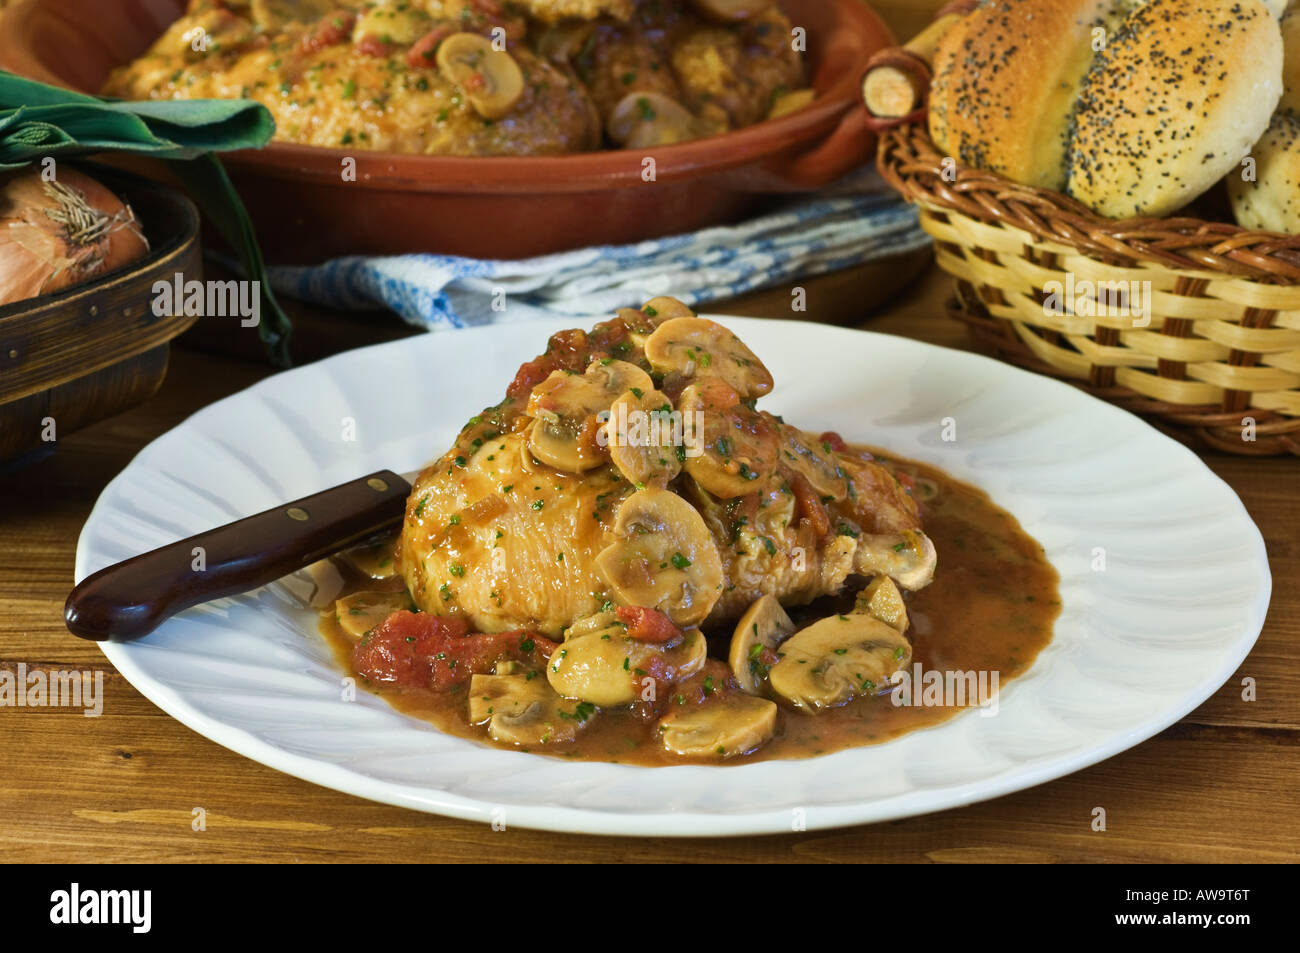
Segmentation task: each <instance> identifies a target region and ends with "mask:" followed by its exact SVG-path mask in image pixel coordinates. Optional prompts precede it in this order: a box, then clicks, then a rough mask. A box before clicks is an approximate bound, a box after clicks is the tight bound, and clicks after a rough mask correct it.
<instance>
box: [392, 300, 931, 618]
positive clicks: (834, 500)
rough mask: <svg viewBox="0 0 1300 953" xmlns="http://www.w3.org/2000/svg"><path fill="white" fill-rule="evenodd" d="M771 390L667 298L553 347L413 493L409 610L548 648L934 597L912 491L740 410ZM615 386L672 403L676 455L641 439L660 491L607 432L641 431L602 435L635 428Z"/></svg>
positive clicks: (833, 446) (728, 336)
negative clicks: (831, 604)
mask: <svg viewBox="0 0 1300 953" xmlns="http://www.w3.org/2000/svg"><path fill="white" fill-rule="evenodd" d="M638 385H641V386H638ZM647 385H653V388H654V389H653V390H649V389H648V387H647ZM771 386H772V379H771V375H770V374H769V373H768V371H767V369H766V368H764V367H763V366H762V363H761V361H759V360H758V358H757V357H756V356H754V355H753V353H752V352H751V351H749V349H748V348H746V347H745V346H744V344H743V343H742V342H740V341H739V339H737V338H736V337H735V335H733V334H732V333H731V332H729V331H727V330H726V329H725V328H724V327H722V326H720V325H717V324H715V323H713V322H710V321H707V320H704V319H700V318H696V317H694V316H692V315H690V314H689V311H688V309H686V308H685V307H684V306H683V305H681V304H680V303H679V302H675V301H671V299H668V303H665V301H660V300H658V299H657V300H656V303H655V304H653V305H647V306H646V308H645V309H644V310H641V311H634V310H631V309H627V310H624V311H622V312H620V313H619V316H618V317H617V318H616V319H614V320H613V321H608V322H605V323H603V324H601V325H598V326H597V327H596V329H594V330H593V331H592V332H591V333H590V334H586V333H584V332H582V331H568V332H562V333H560V334H557V335H555V336H554V337H553V338H552V339H551V342H550V345H549V347H548V348H547V351H546V353H545V354H543V355H541V356H540V357H538V358H537V359H536V360H534V361H530V362H528V363H527V364H525V365H524V366H523V367H521V368H520V369H519V372H518V374H517V375H516V377H515V380H514V381H513V382H512V384H511V385H510V388H509V390H508V391H507V396H506V398H505V400H503V401H502V402H501V403H500V404H498V405H496V406H495V407H491V408H488V409H487V410H485V411H484V412H483V413H482V414H480V415H479V416H477V417H475V418H473V419H472V420H471V421H470V423H469V424H468V425H467V426H466V428H465V429H464V430H463V431H462V432H461V434H460V436H459V437H458V439H457V441H456V445H455V446H454V447H453V448H452V449H451V450H449V451H448V452H447V453H446V454H445V455H444V456H443V457H442V458H441V459H439V460H438V461H437V462H436V463H434V464H433V465H432V466H430V467H429V468H428V469H427V470H425V471H424V472H423V473H422V474H421V475H420V477H419V479H418V480H417V481H416V483H415V485H414V487H413V489H412V492H411V496H410V499H409V501H408V505H407V512H406V521H405V524H404V526H403V530H402V535H401V540H400V543H399V547H398V562H399V568H400V571H401V573H402V575H403V576H404V578H405V580H406V582H407V586H408V588H409V590H410V592H411V596H412V598H413V599H414V601H415V604H416V605H417V606H419V607H420V608H421V609H422V610H424V611H425V612H430V613H434V614H436V615H457V614H463V615H464V616H466V617H467V621H468V623H469V625H470V626H471V628H472V629H474V630H476V631H481V632H500V631H506V630H512V629H521V628H522V629H529V630H532V631H538V632H541V633H542V634H544V635H547V636H550V637H552V638H555V637H559V636H561V635H563V634H564V631H565V629H566V628H567V627H569V626H571V625H572V624H573V623H575V622H577V621H578V620H581V619H585V618H587V617H590V616H593V615H595V614H597V613H600V612H602V611H603V612H608V611H609V610H610V609H612V608H615V607H619V606H627V607H643V608H649V609H656V610H658V611H660V612H663V613H664V614H665V615H666V616H667V617H668V618H669V619H671V621H672V622H673V623H674V624H675V625H677V626H680V627H682V628H686V627H689V626H696V625H704V626H711V625H716V624H721V623H725V622H727V621H732V620H735V619H736V618H738V617H739V616H740V615H742V614H743V613H744V612H745V610H746V609H748V608H749V607H750V605H752V604H753V603H754V602H755V600H757V599H759V598H760V597H761V596H763V595H772V596H775V597H776V598H777V599H779V600H780V601H781V602H782V603H784V604H787V605H797V604H804V603H807V602H811V601H812V600H813V599H816V598H818V597H819V596H823V595H829V594H835V593H838V592H840V591H841V590H842V589H843V587H844V585H845V582H846V580H847V579H848V577H849V576H850V575H852V574H867V575H880V574H884V575H889V576H891V577H893V578H894V579H895V581H896V582H897V583H898V585H899V586H900V587H903V588H912V589H915V588H920V587H921V586H923V585H925V584H927V583H928V582H929V579H930V577H931V575H932V574H933V569H934V561H935V560H934V548H933V545H932V544H930V543H929V541H928V539H927V538H926V537H925V536H924V534H923V533H922V532H921V531H920V530H921V521H920V514H919V510H918V506H917V503H916V501H915V500H914V499H913V498H912V497H911V495H910V493H909V492H908V490H907V488H906V487H905V486H904V485H903V484H902V483H900V482H899V481H898V480H897V479H896V478H895V477H894V475H893V473H892V472H891V471H890V470H889V469H888V468H887V467H886V466H884V465H883V464H881V463H880V462H878V461H875V460H873V459H872V458H871V457H870V455H869V454H865V453H861V452H857V451H854V450H852V449H851V448H849V447H848V446H847V445H845V444H844V443H843V442H842V441H841V440H840V439H839V438H838V437H836V436H835V435H833V434H827V435H823V436H822V437H815V436H813V435H811V434H807V433H805V432H803V431H801V430H798V429H797V428H795V427H793V426H791V425H789V424H786V423H785V422H784V421H782V420H780V419H779V418H777V417H774V416H772V415H771V414H768V413H766V412H764V411H759V410H758V409H757V408H756V401H757V399H758V398H757V397H747V398H745V399H742V398H741V396H740V395H741V394H751V395H761V394H766V393H767V391H768V390H769V389H770V388H771ZM622 388H628V391H627V394H633V395H634V394H635V392H637V391H641V396H642V397H644V396H645V395H646V394H647V393H653V394H657V395H660V396H657V397H655V398H654V399H653V401H651V403H657V402H658V401H659V400H660V397H662V399H663V401H664V405H663V406H662V407H659V408H655V409H654V410H652V411H650V412H647V414H646V416H647V419H648V420H650V421H652V422H655V424H656V425H660V424H662V425H664V426H668V425H675V426H677V427H678V428H679V430H678V431H677V432H676V433H677V436H676V437H675V438H674V441H675V442H672V443H669V442H667V441H666V440H665V438H664V434H663V433H662V432H659V433H656V434H654V435H651V436H649V437H647V438H645V439H646V443H647V445H648V447H649V448H650V450H649V451H648V452H651V453H652V454H655V453H658V452H659V451H660V450H663V451H664V452H665V453H670V452H673V451H672V449H670V448H675V450H676V453H677V456H678V460H677V461H676V462H678V463H680V464H682V466H681V467H668V468H666V469H663V470H661V471H658V473H659V479H658V481H657V482H655V483H654V484H642V483H638V482H633V480H632V479H629V477H628V476H627V475H625V473H624V472H623V470H621V469H620V467H619V466H618V465H617V463H616V462H615V460H612V459H611V457H610V451H611V447H610V444H609V441H610V439H611V434H612V435H614V436H615V437H617V436H619V435H624V436H625V435H627V434H632V433H635V432H637V421H636V420H632V421H630V422H629V421H628V420H622V421H616V423H617V424H618V426H617V427H615V426H614V424H613V423H611V424H610V426H608V427H606V426H605V425H604V424H605V420H606V415H607V414H608V412H609V411H608V409H605V410H602V407H604V408H609V407H614V406H616V405H618V406H621V407H622V408H623V410H624V412H626V413H634V412H637V411H636V405H632V404H630V403H629V402H628V401H625V400H622V399H621V398H620V396H619V394H620V390H621V389H622ZM643 388H646V389H643ZM627 394H624V395H623V396H624V397H626V396H627ZM640 406H642V407H644V406H646V402H645V401H643V402H642V404H641V405H640ZM629 407H632V410H628V408H629ZM673 415H676V416H673ZM542 425H545V426H546V427H547V428H549V429H548V430H547V431H546V437H545V443H544V444H542V443H535V441H536V440H537V437H538V434H539V429H538V428H539V427H540V426H542ZM535 445H536V446H538V447H542V446H545V448H546V452H545V453H544V454H543V455H545V456H547V457H548V459H549V460H553V461H558V462H559V463H560V464H561V465H562V466H563V467H565V468H561V466H552V465H550V464H548V463H543V462H542V461H541V460H540V459H538V456H537V455H536V454H535V453H534V450H533V448H534V446H535ZM579 451H580V452H579ZM616 458H617V455H616ZM635 475H636V471H634V472H633V476H634V477H635Z"/></svg>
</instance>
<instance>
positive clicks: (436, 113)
mask: <svg viewBox="0 0 1300 953" xmlns="http://www.w3.org/2000/svg"><path fill="white" fill-rule="evenodd" d="M322 8H323V5H322V4H319V3H316V2H315V0H312V2H307V0H298V2H294V0H252V2H251V3H235V2H233V0H232V2H230V3H226V2H225V0H222V2H221V3H217V2H216V0H196V2H195V3H194V4H193V5H192V8H191V12H190V13H189V14H187V16H185V17H184V18H182V19H181V20H179V21H177V22H176V23H175V24H173V25H172V26H171V27H170V28H169V29H168V30H167V32H166V33H165V34H164V35H163V37H162V38H160V39H159V40H158V41H157V42H156V43H155V44H154V46H153V47H152V48H151V49H150V50H149V52H148V53H146V54H145V55H144V56H142V57H141V58H139V59H138V60H136V61H135V62H133V63H131V64H128V65H127V66H124V67H121V68H119V69H118V70H116V71H114V73H113V74H112V75H111V76H110V77H109V79H108V82H107V84H106V85H105V88H104V92H105V93H107V94H108V95H113V96H119V97H123V98H130V99H203V98H212V99H241V98H242V99H251V100H255V101H258V102H260V103H262V104H263V105H265V106H266V107H267V109H268V110H270V112H271V115H272V116H273V117H274V119H275V123H276V130H275V138H276V139H277V140H281V141H288V142H296V143H301V144H304V145H312V146H319V147H326V148H341V147H347V148H352V149H358V150H375V151H381V152H401V153H410V154H420V155H558V154H566V153H572V152H584V151H588V150H591V149H595V148H597V147H598V146H599V145H600V141H601V125H600V118H599V116H598V115H597V113H596V109H595V105H594V104H593V103H592V101H591V99H590V97H589V96H588V94H587V92H586V90H585V89H583V88H582V87H581V86H580V85H579V84H577V83H575V82H573V79H572V77H571V76H570V75H569V74H568V72H567V71H566V70H565V69H563V68H561V67H558V66H556V65H555V64H553V63H551V62H549V61H548V60H546V59H543V58H541V57H539V56H537V55H536V54H534V53H533V52H531V51H530V50H529V49H528V48H527V47H526V46H525V45H524V44H523V42H522V39H523V35H524V30H525V23H524V20H523V18H522V17H520V16H516V15H514V14H510V15H507V14H506V13H504V12H503V10H504V8H503V7H501V6H499V5H498V4H496V3H494V2H490V0H478V2H474V3H458V2H446V3H442V2H437V0H427V2H426V3H424V4H421V3H417V2H410V0H381V2H368V3H364V4H362V3H359V2H354V3H335V4H330V5H329V10H328V12H326V13H324V14H323V15H322V14H321V13H320V10H321V9H322ZM498 29H500V30H504V36H505V38H506V46H505V49H504V50H499V49H497V48H495V47H494V46H493V42H494V37H495V35H496V33H497V31H498Z"/></svg>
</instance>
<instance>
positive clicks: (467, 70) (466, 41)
mask: <svg viewBox="0 0 1300 953" xmlns="http://www.w3.org/2000/svg"><path fill="white" fill-rule="evenodd" d="M437 62H438V70H439V72H441V73H442V75H443V78H444V79H446V80H447V81H448V82H450V83H454V84H456V85H457V86H459V87H460V88H461V90H462V91H463V92H464V94H465V98H466V99H468V100H469V104H470V105H471V106H473V107H474V111H475V112H476V113H478V114H479V115H480V116H482V117H483V118H484V119H501V118H503V117H504V116H506V115H508V114H509V112H510V110H512V109H513V108H514V107H515V103H517V102H519V99H520V97H522V96H523V94H524V74H523V71H522V70H520V69H519V64H518V63H516V62H515V58H514V57H513V56H511V55H510V54H509V53H507V52H505V51H504V50H495V49H493V48H492V41H491V40H489V39H488V38H487V37H485V36H480V35H479V34H477V33H453V34H452V35H451V36H449V37H447V39H445V40H443V41H442V42H441V43H439V44H438V52H437Z"/></svg>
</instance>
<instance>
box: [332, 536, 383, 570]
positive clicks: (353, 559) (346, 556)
mask: <svg viewBox="0 0 1300 953" xmlns="http://www.w3.org/2000/svg"><path fill="white" fill-rule="evenodd" d="M396 550H397V540H395V539H394V538H393V537H392V536H389V535H385V536H384V537H383V538H382V539H378V540H375V541H374V542H370V543H362V544H361V545H360V546H353V547H352V548H351V549H345V550H343V552H341V553H339V555H338V558H340V559H342V560H343V561H344V562H345V563H347V564H348V565H349V566H351V567H352V568H353V569H355V570H357V572H360V573H364V574H365V575H367V576H369V577H370V578H371V579H391V578H392V577H393V576H396V575H397V564H396V561H395V560H394V559H393V554H394V553H395V552H396Z"/></svg>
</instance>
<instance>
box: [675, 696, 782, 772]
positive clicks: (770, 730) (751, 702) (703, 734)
mask: <svg viewBox="0 0 1300 953" xmlns="http://www.w3.org/2000/svg"><path fill="white" fill-rule="evenodd" d="M659 732H660V739H661V740H662V741H663V745H664V747H665V748H667V749H668V750H669V751H671V752H673V753H674V754H680V755H686V756H689V757H714V758H733V757H735V756H737V755H742V754H748V753H749V752H751V751H753V750H754V749H755V748H757V747H759V746H760V745H762V744H764V743H765V742H767V741H768V739H770V738H771V737H772V735H773V734H774V733H775V732H776V704H775V703H774V702H770V701H768V700H767V699H766V698H755V697H754V696H752V695H743V694H733V695H726V696H723V697H720V698H716V699H712V700H710V701H707V702H705V703H704V704H702V705H700V706H698V707H695V708H689V709H674V710H672V711H670V712H669V713H668V714H667V715H665V716H664V717H663V718H661V719H660V720H659Z"/></svg>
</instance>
